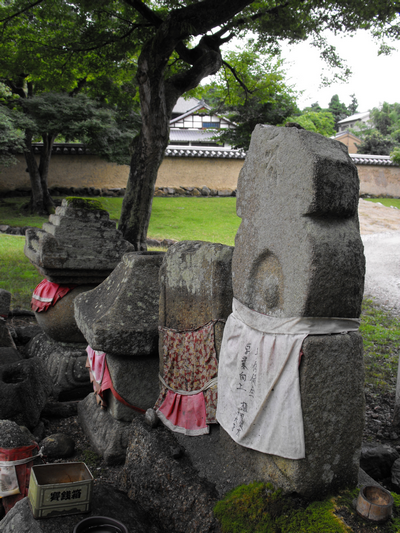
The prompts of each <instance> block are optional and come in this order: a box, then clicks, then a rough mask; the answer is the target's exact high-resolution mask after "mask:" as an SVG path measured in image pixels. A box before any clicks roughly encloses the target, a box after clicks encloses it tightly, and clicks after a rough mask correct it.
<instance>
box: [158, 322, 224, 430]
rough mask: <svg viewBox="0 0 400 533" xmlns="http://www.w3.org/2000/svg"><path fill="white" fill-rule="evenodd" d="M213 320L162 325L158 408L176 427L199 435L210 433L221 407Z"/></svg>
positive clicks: (162, 417)
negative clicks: (176, 326) (181, 326)
mask: <svg viewBox="0 0 400 533" xmlns="http://www.w3.org/2000/svg"><path fill="white" fill-rule="evenodd" d="M217 322H225V320H223V319H217V320H211V321H210V322H208V323H207V324H205V325H204V326H200V327H198V328H195V329H190V330H175V329H171V328H165V327H162V326H160V327H159V330H160V331H161V332H162V333H163V359H164V370H163V375H159V379H160V382H161V384H162V387H161V391H160V396H159V398H158V400H157V402H156V404H155V407H154V408H155V410H156V411H157V414H158V416H159V418H160V419H161V421H162V422H163V424H165V425H166V426H167V427H169V428H170V429H171V430H172V431H175V432H177V433H183V434H184V435H190V436H197V435H204V434H206V433H209V427H208V425H207V424H214V423H215V422H216V419H215V411H216V407H217V383H218V378H217V373H218V361H217V354H216V351H215V343H214V325H215V324H216V323H217Z"/></svg>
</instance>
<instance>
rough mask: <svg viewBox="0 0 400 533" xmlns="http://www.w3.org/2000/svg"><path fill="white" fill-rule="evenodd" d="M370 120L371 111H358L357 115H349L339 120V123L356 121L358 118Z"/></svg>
mask: <svg viewBox="0 0 400 533" xmlns="http://www.w3.org/2000/svg"><path fill="white" fill-rule="evenodd" d="M364 119H366V120H368V119H369V111H364V113H356V114H355V115H350V116H349V117H346V118H344V119H343V120H339V122H338V124H347V122H356V121H357V120H364Z"/></svg>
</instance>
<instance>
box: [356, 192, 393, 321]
mask: <svg viewBox="0 0 400 533" xmlns="http://www.w3.org/2000/svg"><path fill="white" fill-rule="evenodd" d="M359 217H360V231H361V235H362V240H363V243H364V254H365V258H366V262H367V268H366V276H365V294H366V295H367V296H372V297H374V298H375V300H376V301H377V303H379V304H380V305H382V306H383V307H385V308H388V309H390V310H391V311H392V312H393V313H394V314H396V315H399V316H400V209H394V208H391V207H385V206H383V205H382V204H379V203H373V202H368V201H365V200H362V199H360V204H359Z"/></svg>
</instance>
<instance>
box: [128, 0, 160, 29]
mask: <svg viewBox="0 0 400 533" xmlns="http://www.w3.org/2000/svg"><path fill="white" fill-rule="evenodd" d="M124 2H125V4H128V5H129V6H131V7H133V9H136V11H137V12H138V13H139V14H140V15H142V17H143V18H145V19H146V20H148V21H149V22H150V23H151V24H152V25H153V26H155V27H156V28H158V27H159V26H161V24H162V23H163V22H164V21H163V19H162V18H160V17H159V16H158V15H156V13H154V11H152V10H151V9H150V8H149V7H148V6H146V4H144V3H143V2H141V1H140V0H124Z"/></svg>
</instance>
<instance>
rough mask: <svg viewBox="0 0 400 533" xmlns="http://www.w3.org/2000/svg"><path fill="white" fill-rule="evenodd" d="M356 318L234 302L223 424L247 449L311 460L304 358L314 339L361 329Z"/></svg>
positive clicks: (225, 353) (222, 391)
mask: <svg viewBox="0 0 400 533" xmlns="http://www.w3.org/2000/svg"><path fill="white" fill-rule="evenodd" d="M359 325H360V320H359V319H356V318H313V317H311V318H310V317H293V318H286V317H285V318H276V317H270V316H267V315H263V314H261V313H258V312H256V311H253V310H252V309H249V308H248V307H246V306H245V305H243V304H242V303H241V302H239V301H238V300H236V299H235V298H234V299H233V305H232V314H231V315H230V316H229V317H228V320H227V323H226V326H225V330H224V335H223V339H222V345H221V353H220V358H219V368H218V376H219V379H218V407H217V415H216V416H217V420H218V422H219V423H220V424H221V426H222V427H223V428H224V430H225V431H226V432H227V433H228V434H229V435H230V436H231V437H232V439H233V440H234V441H235V442H237V443H238V444H240V445H241V446H244V447H247V448H251V449H254V450H257V451H260V452H263V453H268V454H272V455H278V456H281V457H286V458H288V459H303V458H304V457H305V443H304V427H303V415H302V410H301V396H300V380H299V370H298V368H299V355H300V354H301V347H302V344H303V341H304V339H305V338H306V337H307V336H308V335H328V334H339V333H343V334H344V333H348V332H349V331H357V330H358V328H359Z"/></svg>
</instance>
